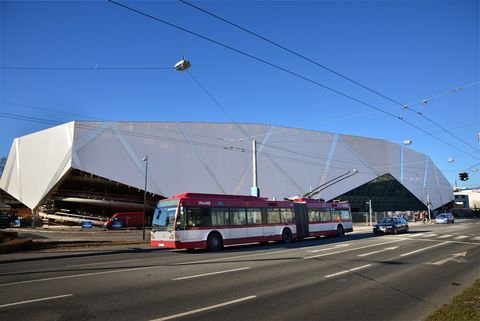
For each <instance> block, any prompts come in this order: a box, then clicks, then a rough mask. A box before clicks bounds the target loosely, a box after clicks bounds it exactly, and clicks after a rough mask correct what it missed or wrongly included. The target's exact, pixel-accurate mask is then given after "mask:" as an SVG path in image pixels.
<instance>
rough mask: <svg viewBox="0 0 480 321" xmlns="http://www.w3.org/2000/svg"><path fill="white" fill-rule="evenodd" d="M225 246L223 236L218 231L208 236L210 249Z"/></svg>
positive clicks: (218, 248)
mask: <svg viewBox="0 0 480 321" xmlns="http://www.w3.org/2000/svg"><path fill="white" fill-rule="evenodd" d="M222 247H223V241H222V237H221V236H220V234H218V233H212V234H210V235H209V236H208V238H207V249H208V250H209V251H218V250H220V249H221V248H222Z"/></svg>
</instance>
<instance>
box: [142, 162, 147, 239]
mask: <svg viewBox="0 0 480 321" xmlns="http://www.w3.org/2000/svg"><path fill="white" fill-rule="evenodd" d="M143 161H144V162H145V189H144V190H143V220H142V231H143V240H144V241H145V213H146V211H147V176H148V155H146V156H145V157H144V158H143Z"/></svg>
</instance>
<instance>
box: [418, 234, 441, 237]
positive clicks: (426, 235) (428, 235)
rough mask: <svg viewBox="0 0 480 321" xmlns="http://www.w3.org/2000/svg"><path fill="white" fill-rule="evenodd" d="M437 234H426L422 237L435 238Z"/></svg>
mask: <svg viewBox="0 0 480 321" xmlns="http://www.w3.org/2000/svg"><path fill="white" fill-rule="evenodd" d="M437 235H438V234H435V233H428V234H425V235H422V237H434V236H437Z"/></svg>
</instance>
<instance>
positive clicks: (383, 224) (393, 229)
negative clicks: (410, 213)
mask: <svg viewBox="0 0 480 321" xmlns="http://www.w3.org/2000/svg"><path fill="white" fill-rule="evenodd" d="M401 232H403V233H407V232H408V222H407V220H406V219H404V218H403V217H384V218H382V219H381V220H380V221H379V222H378V223H377V224H375V225H374V226H373V234H375V235H378V234H388V233H391V234H398V233H401Z"/></svg>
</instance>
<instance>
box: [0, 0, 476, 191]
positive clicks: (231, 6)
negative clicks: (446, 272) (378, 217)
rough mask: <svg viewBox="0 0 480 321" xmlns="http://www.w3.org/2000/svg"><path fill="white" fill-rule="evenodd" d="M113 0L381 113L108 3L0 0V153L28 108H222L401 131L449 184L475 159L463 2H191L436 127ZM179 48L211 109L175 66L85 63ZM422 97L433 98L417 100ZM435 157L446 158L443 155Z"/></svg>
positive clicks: (251, 118)
mask: <svg viewBox="0 0 480 321" xmlns="http://www.w3.org/2000/svg"><path fill="white" fill-rule="evenodd" d="M120 2H121V3H123V4H126V5H128V6H131V7H134V8H136V9H138V10H141V11H143V12H146V13H148V14H150V15H153V16H155V17H158V18H160V19H164V20H166V21H169V22H171V23H173V24H176V25H179V26H183V27H184V28H186V29H189V30H192V31H194V32H196V33H198V34H201V35H204V36H206V37H209V38H212V39H214V40H216V41H218V42H221V43H224V44H226V45H228V46H231V47H234V48H236V49H238V50H241V51H243V52H246V53H248V54H250V55H253V56H255V57H258V58H261V59H263V60H266V61H268V62H271V63H273V64H275V65H278V66H281V67H282V68H285V69H288V70H290V71H293V72H295V73H298V74H300V75H302V76H304V77H307V78H309V79H312V80H314V81H316V82H318V83H320V84H323V85H325V86H328V87H330V88H333V89H335V90H337V91H340V92H342V93H345V94H347V95H349V96H351V97H354V98H355V99H358V100H361V101H364V102H366V103H368V104H370V105H371V106H374V107H375V108H378V109H382V110H384V111H387V112H388V113H390V114H393V115H394V116H395V117H391V116H389V115H386V114H385V113H382V112H379V111H378V110H375V109H374V108H371V107H367V106H365V105H363V104H361V103H358V102H356V101H353V100H351V99H347V98H345V97H344V96H341V95H338V94H336V93H333V92H331V91H328V90H325V89H324V88H321V87H320V86H318V85H314V84H312V83H309V82H307V81H305V80H302V79H299V78H297V77H294V76H292V75H290V74H287V73H285V72H282V71H280V70H278V69H275V68H272V67H271V66H268V65H266V64H263V63H260V62H258V61H256V60H253V59H250V58H248V57H246V56H244V55H241V54H238V53H236V52H233V51H231V50H228V49H226V48H224V47H221V46H218V45H215V44H213V43H210V42H207V41H205V40H202V39H199V38H198V37H195V36H193V35H190V34H188V33H185V32H183V33H182V32H180V31H179V30H176V29H174V28H171V27H169V26H167V25H164V24H162V23H159V22H157V21H154V20H152V19H149V18H147V17H145V16H142V15H139V14H136V13H134V12H131V11H129V10H127V9H125V8H122V7H119V6H117V5H115V4H112V3H110V2H108V1H31V2H29V1H1V4H0V19H1V21H0V23H1V28H0V32H1V34H0V38H1V39H0V45H1V48H0V64H1V67H2V69H0V101H1V102H0V109H1V113H3V114H0V116H1V117H0V156H6V155H7V154H8V151H9V149H10V146H11V143H12V140H13V138H15V137H19V136H23V135H26V134H29V133H32V132H35V131H38V130H41V129H45V128H48V127H51V126H52V124H48V123H43V122H40V121H38V120H34V121H26V120H25V117H29V119H31V120H32V117H33V118H39V119H45V120H49V121H53V122H67V121H70V120H91V119H101V120H132V121H137V120H138V121H205V122H210V121H212V122H230V121H232V120H233V121H235V122H250V123H252V122H253V123H265V124H274V125H279V126H289V127H298V128H305V129H313V130H321V131H328V132H338V133H345V134H351V135H359V136H367V137H375V138H381V139H387V140H389V141H392V142H395V143H401V142H402V141H403V140H405V139H411V140H412V141H413V143H412V144H411V145H410V146H409V148H412V149H414V150H418V151H420V152H422V153H425V154H427V155H429V156H430V157H431V158H432V159H433V161H434V162H435V164H436V165H437V167H439V168H440V169H441V170H442V172H443V174H444V175H445V176H446V177H447V179H448V180H449V181H450V183H451V184H452V185H454V184H455V179H456V178H457V177H458V173H459V172H461V171H464V170H465V169H467V168H469V167H471V166H473V165H475V164H477V163H480V151H479V150H480V142H479V141H478V138H477V135H478V133H479V132H480V98H479V88H480V87H479V83H478V81H479V79H480V75H479V73H480V63H479V61H480V57H479V47H480V46H479V38H480V35H479V29H480V27H479V2H478V1H476V0H454V1H444V0H436V1H385V0H384V1H195V2H192V3H193V4H195V5H197V6H199V7H202V8H203V9H205V10H208V11H211V12H213V13H215V14H217V15H219V16H221V17H223V18H226V19H228V20H230V21H232V22H235V23H237V24H239V25H241V26H244V27H246V28H248V29H250V30H252V31H255V32H257V33H258V34H261V35H263V36H264V37H267V38H269V39H270V40H273V41H275V42H277V43H280V44H282V45H284V46H286V47H288V48H290V49H292V50H294V51H297V52H299V53H301V54H303V55H305V56H307V57H309V58H310V59H312V60H315V61H317V62H319V63H321V64H322V65H325V66H328V67H329V68H331V69H333V70H335V71H336V72H339V73H341V74H343V75H346V76H348V77H350V78H352V79H354V80H356V81H358V82H360V83H362V84H365V85H367V86H368V87H370V88H373V89H374V90H376V91H378V92H380V93H382V94H384V95H386V96H388V97H390V98H392V99H394V100H396V101H399V102H401V103H402V104H411V105H410V106H411V109H412V110H416V111H420V112H422V113H423V115H425V116H426V117H428V119H430V120H432V121H434V122H435V123H436V124H437V125H439V126H437V125H433V124H432V123H431V122H429V121H428V120H426V119H425V118H423V117H420V116H419V115H418V114H416V113H414V112H409V111H408V110H404V109H402V108H401V107H400V106H397V105H396V104H394V103H392V102H391V101H388V100H386V99H384V98H381V97H379V96H377V95H375V94H373V93H371V92H369V91H367V90H365V89H363V88H361V87H359V86H357V85H355V84H352V83H351V82H348V81H346V80H345V79H342V78H340V77H338V76H336V75H333V74H332V73H329V72H327V71H326V70H324V69H322V68H319V67H317V66H315V65H313V64H311V63H308V62H306V61H304V60H302V59H299V58H298V57H295V56H293V55H291V54H288V53H286V52H284V51H282V50H280V49H278V48H276V47H274V46H272V45H271V44H268V43H266V42H264V41H262V40H260V39H257V38H254V37H252V36H251V35H248V34H247V33H245V32H242V31H240V30H238V29H235V28H233V27H232V26H230V25H227V24H225V23H223V22H221V21H218V20H216V19H214V18H212V17H210V16H208V15H206V14H204V13H201V12H199V11H198V10H194V9H193V8H191V7H189V6H186V5H184V4H182V3H180V2H178V1H120ZM182 48H183V49H182ZM182 53H183V54H184V55H185V57H186V58H187V59H189V60H190V61H191V63H192V67H191V69H190V72H191V74H192V75H193V76H194V77H195V78H196V79H197V80H198V81H199V82H200V83H201V84H202V85H203V87H204V88H206V89H207V90H208V91H209V92H210V94H211V96H213V97H214V98H215V100H216V101H218V102H219V103H220V104H221V107H219V106H218V105H217V104H215V103H214V102H213V101H212V100H211V98H210V97H208V96H207V95H206V94H205V92H203V91H202V89H201V88H200V87H199V86H198V84H196V83H195V82H194V81H193V80H192V78H191V77H190V76H189V75H188V74H187V73H180V72H176V71H174V70H172V69H163V70H162V69H160V70H158V69H153V70H103V69H97V70H95V66H97V68H107V67H172V66H173V65H174V64H175V63H176V62H177V61H178V60H179V59H180V58H181V56H182ZM5 67H91V69H89V70H46V69H42V70H11V69H5ZM462 86H463V87H464V88H463V90H459V91H455V92H451V91H452V90H453V89H455V88H459V87H462ZM431 97H436V98H432V99H429V101H428V104H422V103H421V101H422V100H423V99H426V98H431ZM21 105H26V106H31V107H25V106H21ZM32 106H33V107H34V108H32ZM222 108H223V109H222ZM45 109H49V110H53V111H56V112H53V111H47V110H45ZM6 114H10V115H19V116H20V117H21V118H22V119H11V118H6V117H5V115H6ZM396 117H403V119H405V120H406V121H408V123H411V124H414V126H410V125H408V124H407V123H406V122H404V121H401V120H399V119H398V118H396ZM418 128H421V129H422V130H419V129H418ZM445 129H446V130H445ZM425 132H428V133H430V134H431V135H434V136H435V137H437V138H438V139H436V138H434V137H432V136H431V135H428V134H426V133H425ZM454 136H456V137H458V138H460V140H459V139H457V138H456V137H454ZM465 142H466V143H465ZM448 158H453V159H454V160H455V161H454V162H453V163H449V162H447V159H448ZM478 167H479V168H480V165H479V166H478ZM469 176H470V180H468V181H466V182H461V181H457V183H458V185H459V186H466V187H474V186H480V171H478V172H473V171H472V170H471V169H470V170H469Z"/></svg>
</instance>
